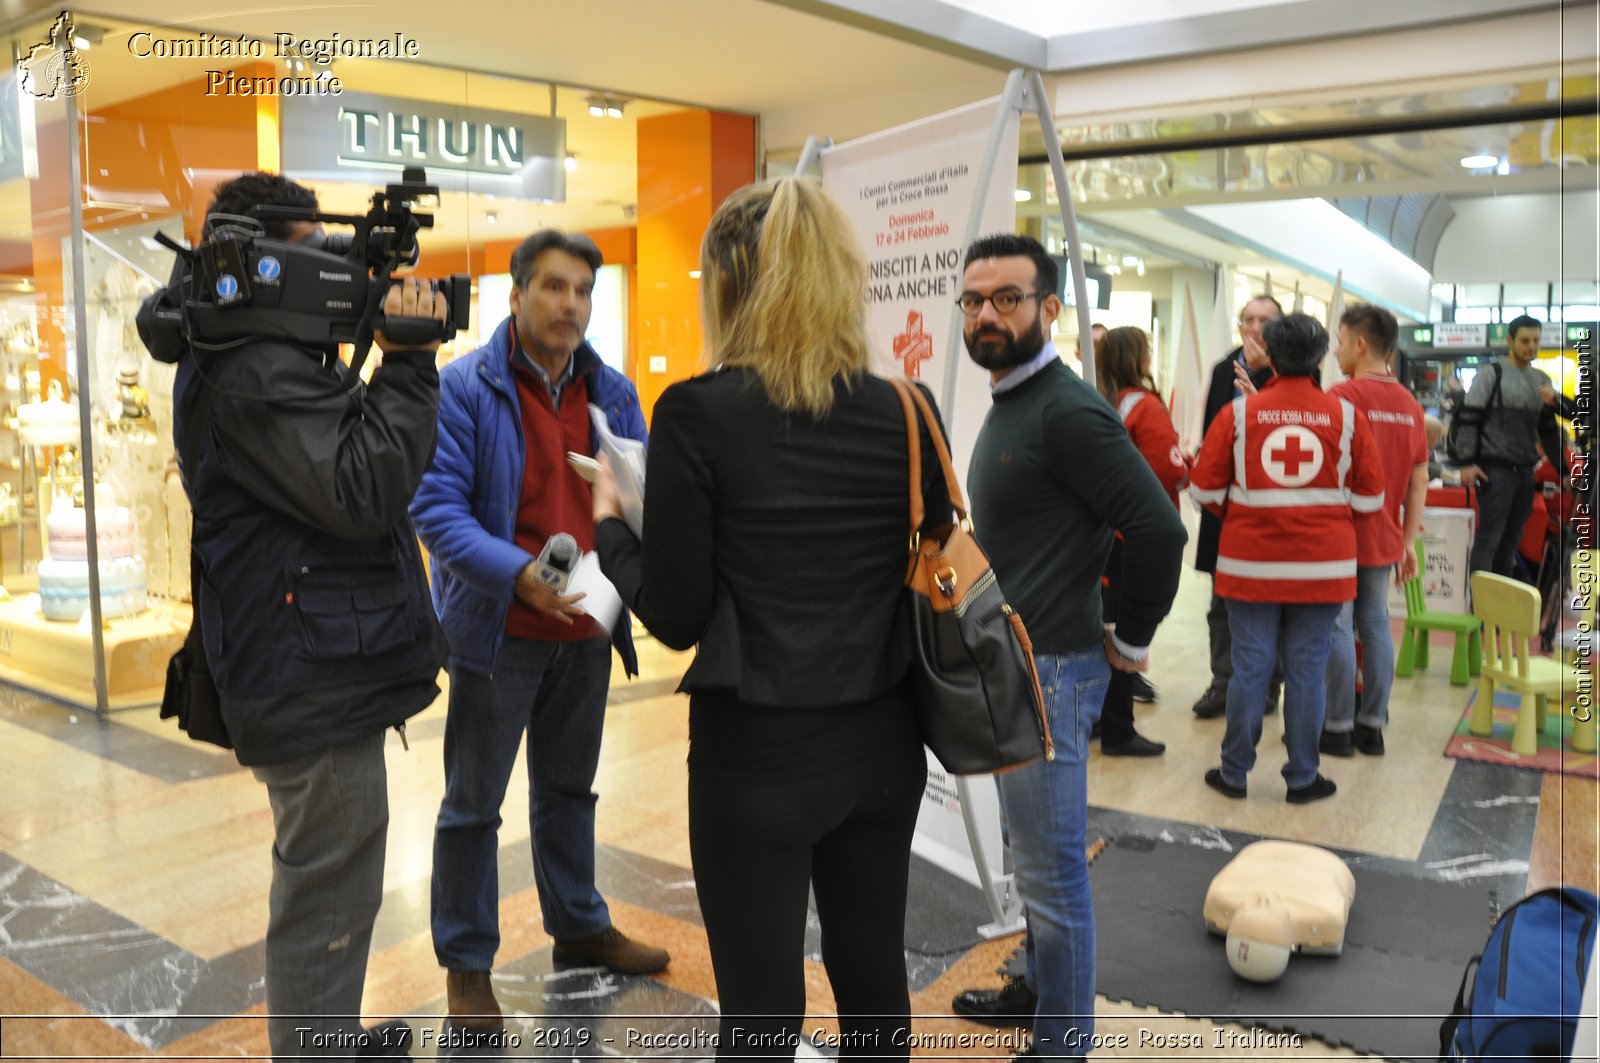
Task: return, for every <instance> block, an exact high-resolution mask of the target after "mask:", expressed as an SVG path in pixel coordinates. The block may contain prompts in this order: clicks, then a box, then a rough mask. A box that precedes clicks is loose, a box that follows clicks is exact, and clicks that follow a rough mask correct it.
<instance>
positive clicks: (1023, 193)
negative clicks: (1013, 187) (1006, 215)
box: [1016, 188, 1033, 203]
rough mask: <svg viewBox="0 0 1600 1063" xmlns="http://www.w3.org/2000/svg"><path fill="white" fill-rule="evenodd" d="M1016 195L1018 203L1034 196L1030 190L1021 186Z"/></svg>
mask: <svg viewBox="0 0 1600 1063" xmlns="http://www.w3.org/2000/svg"><path fill="white" fill-rule="evenodd" d="M1016 196H1017V202H1018V203H1026V202H1028V200H1030V199H1032V198H1033V193H1032V192H1030V191H1028V190H1027V189H1026V188H1019V189H1017V191H1016Z"/></svg>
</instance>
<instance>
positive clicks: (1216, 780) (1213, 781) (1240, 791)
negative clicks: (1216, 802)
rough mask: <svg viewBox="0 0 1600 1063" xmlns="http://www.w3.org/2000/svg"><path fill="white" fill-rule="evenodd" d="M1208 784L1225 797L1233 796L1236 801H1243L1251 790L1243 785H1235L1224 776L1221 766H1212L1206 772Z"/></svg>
mask: <svg viewBox="0 0 1600 1063" xmlns="http://www.w3.org/2000/svg"><path fill="white" fill-rule="evenodd" d="M1206 785H1207V786H1209V787H1211V788H1212V789H1213V790H1215V791H1216V792H1217V793H1219V794H1221V795H1222V796H1223V797H1231V798H1233V799H1234V800H1235V801H1242V800H1243V799H1244V797H1245V795H1247V794H1248V793H1249V792H1250V791H1249V790H1248V789H1247V788H1246V787H1243V786H1235V785H1233V784H1232V783H1231V782H1229V781H1228V780H1226V779H1224V778H1223V777H1222V769H1221V768H1212V769H1211V770H1210V771H1208V772H1206Z"/></svg>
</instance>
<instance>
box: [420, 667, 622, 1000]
mask: <svg viewBox="0 0 1600 1063" xmlns="http://www.w3.org/2000/svg"><path fill="white" fill-rule="evenodd" d="M610 680H611V643H610V642H609V641H608V640H607V639H604V638H594V639H585V640H583V641H579V642H534V641H530V640H528V639H515V638H507V639H506V640H505V643H504V644H503V645H502V646H501V647H500V655H499V657H498V658H497V659H496V660H495V665H494V675H493V677H492V678H491V677H490V676H487V675H484V674H483V673H481V672H475V671H472V670H471V669H467V668H454V669H452V670H451V673H450V712H449V716H448V717H447V719H446V721H445V729H444V802H443V803H442V804H441V805H440V806H439V821H438V824H437V826H436V827H435V829H434V835H433V950H434V953H435V954H436V955H437V956H438V957H439V964H440V965H441V966H443V967H445V968H448V969H449V970H452V971H487V970H490V969H491V968H492V967H493V966H494V954H495V952H496V950H497V949H499V947H500V877H499V865H498V859H497V858H498V856H499V829H500V822H501V820H500V806H501V804H502V803H503V802H504V800H505V795H506V783H507V782H508V781H509V780H510V778H511V768H512V766H513V765H514V764H515V763H516V759H517V747H518V746H519V745H520V744H521V743H520V742H519V739H521V738H522V736H523V732H524V730H526V732H527V750H528V753H527V756H528V815H529V822H530V824H531V829H532V835H533V881H534V885H535V886H536V887H537V889H538V891H539V907H540V909H541V911H542V913H543V915H544V929H545V932H546V933H547V934H549V935H550V936H551V937H553V938H556V939H558V940H570V939H572V938H583V937H589V936H590V935H592V934H598V933H600V932H601V931H603V930H605V929H606V928H607V927H609V926H610V925H611V913H610V912H609V911H608V910H607V908H606V902H605V900H604V899H603V898H601V896H600V892H599V891H598V890H597V889H595V885H594V809H595V801H596V799H597V798H596V795H595V793H594V791H593V789H592V787H593V785H594V775H595V770H596V769H597V768H598V766H599V763H600V733H601V730H602V727H603V725H604V723H605V712H606V688H607V686H608V685H609V684H610Z"/></svg>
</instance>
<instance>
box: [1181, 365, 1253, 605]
mask: <svg viewBox="0 0 1600 1063" xmlns="http://www.w3.org/2000/svg"><path fill="white" fill-rule="evenodd" d="M1243 351H1244V348H1243V347H1235V348H1234V349H1233V350H1231V351H1229V352H1228V356H1227V357H1226V358H1224V359H1222V360H1221V361H1220V362H1218V363H1217V364H1216V365H1214V366H1212V367H1211V387H1210V388H1209V389H1207V391H1206V419H1205V428H1204V429H1203V431H1205V432H1209V431H1210V430H1211V422H1212V421H1214V420H1216V419H1217V414H1219V413H1221V412H1222V409H1223V407H1225V406H1227V405H1228V403H1230V402H1232V401H1233V397H1234V395H1236V394H1238V385H1237V384H1236V383H1235V381H1234V376H1233V366H1234V363H1235V362H1237V361H1238V360H1239V355H1240V354H1241V353H1242V352H1243ZM1250 379H1251V381H1252V382H1254V384H1255V386H1256V387H1258V388H1259V387H1264V386H1265V385H1266V383H1267V381H1269V380H1271V379H1272V366H1270V365H1264V366H1262V367H1261V368H1260V369H1257V370H1255V371H1254V372H1252V373H1251V374H1250ZM1221 541H1222V519H1221V518H1220V517H1216V516H1213V515H1212V514H1211V511H1210V510H1205V509H1202V510H1201V511H1200V534H1199V535H1197V536H1196V537H1195V542H1194V567H1195V568H1196V569H1197V570H1198V571H1200V572H1210V573H1212V574H1213V575H1215V574H1216V571H1217V547H1218V545H1219V544H1220V543H1221Z"/></svg>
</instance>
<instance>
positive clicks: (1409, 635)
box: [1394, 538, 1483, 687]
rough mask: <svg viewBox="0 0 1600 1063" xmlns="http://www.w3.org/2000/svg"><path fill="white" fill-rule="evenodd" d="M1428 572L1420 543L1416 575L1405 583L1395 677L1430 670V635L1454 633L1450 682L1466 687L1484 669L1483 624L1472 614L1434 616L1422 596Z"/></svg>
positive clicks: (1395, 658) (1407, 676)
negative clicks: (1403, 623)
mask: <svg viewBox="0 0 1600 1063" xmlns="http://www.w3.org/2000/svg"><path fill="white" fill-rule="evenodd" d="M1427 570H1428V564H1427V556H1426V554H1425V553H1424V552H1423V549H1422V540H1421V539H1420V538H1419V539H1418V540H1417V575H1416V576H1415V577H1414V578H1412V579H1409V580H1407V581H1406V620H1405V634H1404V635H1403V636H1402V637H1401V639H1400V649H1399V651H1398V652H1397V653H1395V655H1394V674H1395V675H1398V676H1404V677H1406V678H1409V677H1410V676H1411V674H1412V672H1413V670H1414V669H1417V668H1421V669H1426V668H1427V667H1428V632H1430V631H1453V632H1455V636H1456V651H1455V656H1454V657H1452V658H1451V660H1450V682H1451V683H1453V684H1455V685H1456V686H1458V687H1464V686H1466V685H1467V684H1468V683H1470V682H1472V678H1471V677H1472V676H1475V675H1477V674H1478V673H1479V672H1481V671H1482V670H1483V635H1482V622H1481V621H1479V619H1478V618H1477V617H1476V616H1473V615H1472V614H1471V613H1435V612H1431V611H1429V610H1428V608H1427V606H1426V605H1425V604H1424V600H1423V595H1422V574H1423V573H1424V572H1426V571H1427Z"/></svg>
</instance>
